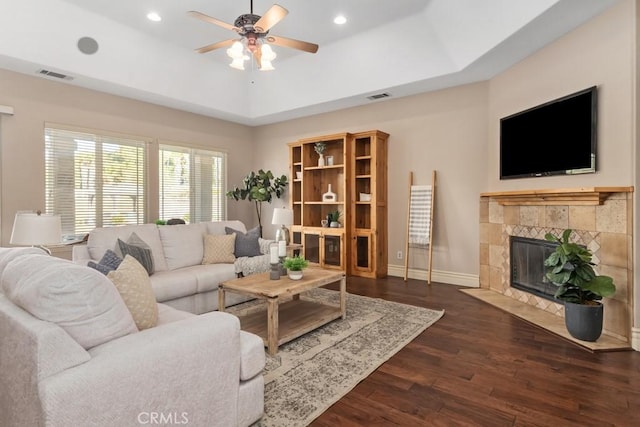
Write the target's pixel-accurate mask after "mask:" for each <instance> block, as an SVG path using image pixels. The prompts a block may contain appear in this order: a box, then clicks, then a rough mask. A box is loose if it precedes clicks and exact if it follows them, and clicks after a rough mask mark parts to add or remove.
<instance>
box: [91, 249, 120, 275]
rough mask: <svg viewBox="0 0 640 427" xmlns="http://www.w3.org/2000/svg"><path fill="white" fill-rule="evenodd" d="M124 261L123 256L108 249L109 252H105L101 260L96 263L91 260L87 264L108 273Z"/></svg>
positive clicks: (105, 273)
mask: <svg viewBox="0 0 640 427" xmlns="http://www.w3.org/2000/svg"><path fill="white" fill-rule="evenodd" d="M121 262H122V258H120V257H119V256H118V254H116V253H115V252H114V251H112V250H111V249H108V250H107V252H105V253H104V255H103V256H102V259H101V260H100V262H98V263H96V262H93V261H89V263H88V264H87V265H88V266H89V267H91V268H95V269H96V270H98V271H99V272H100V273H102V274H104V275H107V274H109V272H110V271H113V270H115V269H117V268H118V267H119V266H120V263H121Z"/></svg>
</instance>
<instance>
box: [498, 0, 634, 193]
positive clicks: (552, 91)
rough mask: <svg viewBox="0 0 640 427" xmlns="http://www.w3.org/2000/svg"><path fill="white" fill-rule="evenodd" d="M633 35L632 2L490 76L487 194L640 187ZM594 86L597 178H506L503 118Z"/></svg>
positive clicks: (618, 5)
mask: <svg viewBox="0 0 640 427" xmlns="http://www.w3.org/2000/svg"><path fill="white" fill-rule="evenodd" d="M634 37H635V20H634V1H633V0H626V1H621V2H620V3H619V4H617V5H615V6H613V7H612V8H610V9H608V10H607V11H605V12H604V13H603V14H602V15H600V16H599V17H596V18H594V19H593V20H591V21H590V22H587V23H586V24H584V25H582V26H581V27H579V28H577V29H576V30H574V31H572V32H571V33H569V34H567V35H565V36H564V37H562V38H561V39H559V40H558V41H556V42H555V43H553V44H551V45H549V46H547V47H545V48H544V49H542V50H540V51H538V52H537V53H535V54H534V55H531V56H529V57H528V58H526V59H524V60H523V61H521V62H520V63H518V64H516V65H515V66H513V67H511V68H510V69H508V70H507V71H505V72H504V73H502V74H500V75H499V76H497V77H495V78H493V79H491V81H490V84H489V100H490V105H489V164H488V170H489V174H488V176H487V186H486V187H487V188H486V190H487V191H503V190H515V189H535V188H565V187H582V186H628V185H633V184H634V179H635V172H634V165H635V162H634V159H633V156H631V155H630V152H631V150H633V145H634V144H633V138H634V115H633V111H634V108H633V102H634V100H635V96H634V94H633V78H634V74H633V73H634V70H635V54H634V53H633V48H634ZM594 85H597V86H598V152H597V168H598V171H597V173H595V174H585V175H575V176H555V177H540V178H524V179H512V180H505V181H500V179H499V159H500V151H499V150H500V135H499V120H500V118H501V117H504V116H507V115H509V114H512V113H515V112H518V111H521V110H524V109H526V108H529V107H533V106H535V105H537V104H540V103H543V102H546V101H549V100H552V99H555V98H558V97H561V96H564V95H567V94H570V93H573V92H576V91H578V90H581V89H585V88H587V87H590V86H594Z"/></svg>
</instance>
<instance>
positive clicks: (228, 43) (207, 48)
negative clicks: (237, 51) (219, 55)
mask: <svg viewBox="0 0 640 427" xmlns="http://www.w3.org/2000/svg"><path fill="white" fill-rule="evenodd" d="M235 41H236V39H229V40H224V41H221V42H217V43H212V44H208V45H206V46H202V47H201V48H198V49H196V52H198V53H207V52H211V51H212V50H216V49H220V48H221V47H227V46H231V45H232V44H233V42H235Z"/></svg>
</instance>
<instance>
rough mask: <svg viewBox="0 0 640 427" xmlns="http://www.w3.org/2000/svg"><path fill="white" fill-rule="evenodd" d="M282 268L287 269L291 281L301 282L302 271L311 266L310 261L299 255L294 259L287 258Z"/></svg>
mask: <svg viewBox="0 0 640 427" xmlns="http://www.w3.org/2000/svg"><path fill="white" fill-rule="evenodd" d="M282 266H283V267H284V268H286V269H287V271H288V274H289V279H291V280H300V279H302V270H304V269H305V268H307V267H308V266H309V261H307V260H306V259H304V258H303V257H301V256H299V255H296V256H294V257H287V258H285V259H284V262H283V263H282Z"/></svg>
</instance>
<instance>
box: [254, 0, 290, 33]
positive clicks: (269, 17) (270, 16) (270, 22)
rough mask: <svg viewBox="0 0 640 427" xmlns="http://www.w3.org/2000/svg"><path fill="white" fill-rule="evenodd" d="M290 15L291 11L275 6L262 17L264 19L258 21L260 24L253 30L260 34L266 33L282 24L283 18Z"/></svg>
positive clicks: (256, 24)
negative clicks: (279, 23)
mask: <svg viewBox="0 0 640 427" xmlns="http://www.w3.org/2000/svg"><path fill="white" fill-rule="evenodd" d="M288 13H289V11H288V10H287V9H285V8H284V7H282V6H280V5H278V4H274V5H273V6H271V8H270V9H269V10H267V12H266V13H265V14H264V15H262V18H260V19H258V22H256V23H255V24H254V25H253V28H255V30H256V31H257V32H259V33H266V32H267V31H269V30H270V29H271V27H273V26H274V25H276V24H277V23H278V22H280V21H281V20H282V18H284V17H285V16H287V14H288Z"/></svg>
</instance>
